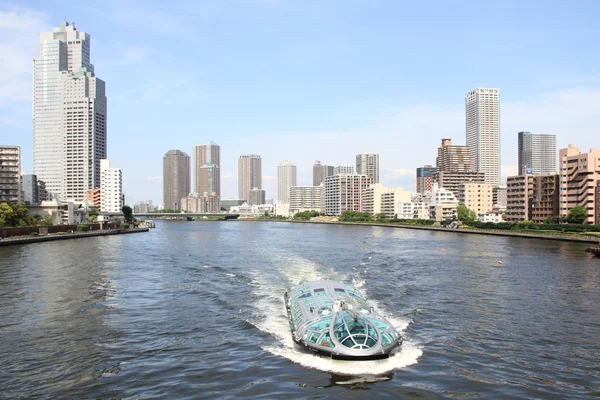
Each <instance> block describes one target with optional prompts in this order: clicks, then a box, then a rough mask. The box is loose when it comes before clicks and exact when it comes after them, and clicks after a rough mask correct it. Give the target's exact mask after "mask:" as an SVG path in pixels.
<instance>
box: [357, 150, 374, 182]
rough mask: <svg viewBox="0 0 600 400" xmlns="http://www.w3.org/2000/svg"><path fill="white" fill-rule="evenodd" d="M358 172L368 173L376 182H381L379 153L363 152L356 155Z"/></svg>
mask: <svg viewBox="0 0 600 400" xmlns="http://www.w3.org/2000/svg"><path fill="white" fill-rule="evenodd" d="M356 173H357V174H359V175H367V176H369V177H371V179H373V182H374V183H378V182H379V154H375V153H361V154H358V155H357V156H356Z"/></svg>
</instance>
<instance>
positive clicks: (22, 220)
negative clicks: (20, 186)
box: [0, 203, 54, 228]
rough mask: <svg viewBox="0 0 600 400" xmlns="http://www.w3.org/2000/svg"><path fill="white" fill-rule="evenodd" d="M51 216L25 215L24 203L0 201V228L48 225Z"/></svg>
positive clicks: (50, 223)
mask: <svg viewBox="0 0 600 400" xmlns="http://www.w3.org/2000/svg"><path fill="white" fill-rule="evenodd" d="M53 223H54V221H53V220H52V216H50V215H46V216H45V217H43V218H42V217H40V216H39V215H31V216H30V215H27V206H26V205H25V203H0V228H16V227H20V226H50V225H53Z"/></svg>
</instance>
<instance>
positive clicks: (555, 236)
mask: <svg viewBox="0 0 600 400" xmlns="http://www.w3.org/2000/svg"><path fill="white" fill-rule="evenodd" d="M246 221H249V220H246ZM255 221H273V222H289V223H295V224H324V225H354V226H381V227H386V228H404V229H417V230H426V231H438V232H449V233H462V234H475V235H488V236H513V237H523V238H533V239H546V240H561V241H567V242H579V243H595V244H600V238H598V237H593V236H588V237H586V236H581V235H575V234H572V233H559V232H557V233H528V232H511V231H500V230H493V229H472V228H458V229H453V228H444V227H441V226H422V225H404V224H385V223H376V222H341V221H294V220H275V219H273V220H264V219H263V220H258V219H257V220H255Z"/></svg>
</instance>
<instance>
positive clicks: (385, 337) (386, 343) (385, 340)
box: [381, 333, 393, 347]
mask: <svg viewBox="0 0 600 400" xmlns="http://www.w3.org/2000/svg"><path fill="white" fill-rule="evenodd" d="M381 336H382V338H381V345H382V346H383V347H385V346H389V345H390V344H392V342H393V340H392V339H391V338H390V336H389V335H388V334H387V333H382V334H381Z"/></svg>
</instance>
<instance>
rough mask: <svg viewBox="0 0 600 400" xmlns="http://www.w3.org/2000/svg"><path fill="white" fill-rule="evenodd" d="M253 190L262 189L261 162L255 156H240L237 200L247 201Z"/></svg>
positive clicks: (258, 157)
mask: <svg viewBox="0 0 600 400" xmlns="http://www.w3.org/2000/svg"><path fill="white" fill-rule="evenodd" d="M254 188H258V189H262V160H261V158H260V156H258V155H256V154H246V155H241V156H240V158H239V160H238V199H240V200H246V201H247V200H249V198H250V191H251V190H252V189H254Z"/></svg>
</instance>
